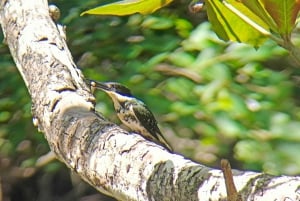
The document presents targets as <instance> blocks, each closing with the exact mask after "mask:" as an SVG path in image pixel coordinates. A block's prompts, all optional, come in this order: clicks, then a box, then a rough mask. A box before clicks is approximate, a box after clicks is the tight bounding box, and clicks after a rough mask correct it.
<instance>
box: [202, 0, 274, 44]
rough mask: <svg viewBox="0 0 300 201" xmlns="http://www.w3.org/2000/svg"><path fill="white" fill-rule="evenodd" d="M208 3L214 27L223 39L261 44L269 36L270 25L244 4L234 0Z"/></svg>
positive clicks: (209, 1) (208, 11)
mask: <svg viewBox="0 0 300 201" xmlns="http://www.w3.org/2000/svg"><path fill="white" fill-rule="evenodd" d="M228 2H230V4H229V3H228ZM206 3H207V14H208V18H209V20H210V22H211V23H212V25H213V29H214V30H215V32H216V33H217V35H218V36H219V37H220V38H222V39H223V40H231V41H237V42H243V43H248V44H251V45H253V46H259V45H260V44H262V43H263V42H264V41H265V40H266V38H267V37H269V35H270V33H269V31H268V30H269V26H268V25H267V24H266V23H265V22H264V21H263V20H261V19H260V18H259V17H258V16H257V15H255V14H254V13H253V12H252V11H251V10H249V9H248V8H247V7H246V6H245V5H244V4H242V3H240V2H237V1H233V0H231V1H223V2H221V1H216V0H207V1H206Z"/></svg>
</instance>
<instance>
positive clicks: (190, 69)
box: [0, 0, 300, 200]
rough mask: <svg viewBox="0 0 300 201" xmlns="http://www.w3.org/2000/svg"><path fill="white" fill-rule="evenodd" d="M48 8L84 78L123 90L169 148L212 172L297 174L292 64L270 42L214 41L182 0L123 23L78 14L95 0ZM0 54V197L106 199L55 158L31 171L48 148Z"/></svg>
mask: <svg viewBox="0 0 300 201" xmlns="http://www.w3.org/2000/svg"><path fill="white" fill-rule="evenodd" d="M52 2H53V3H55V4H56V5H57V6H58V7H59V8H60V9H61V14H62V17H61V18H60V21H59V22H60V23H62V24H64V25H66V26H67V29H66V30H67V40H68V45H69V48H70V50H71V52H72V54H73V57H74V60H75V62H76V63H77V65H78V66H79V67H80V68H81V70H82V71H83V73H84V75H85V77H86V78H89V79H95V80H99V81H117V82H121V83H123V84H125V85H127V86H128V87H129V88H130V89H131V90H132V92H133V94H134V95H135V96H136V97H138V98H139V99H141V100H143V101H144V102H145V103H146V104H147V105H148V107H149V108H150V109H151V110H152V111H153V113H154V114H155V116H156V118H157V120H158V122H159V125H160V128H161V130H162V132H163V134H164V136H165V137H166V138H167V140H168V141H169V143H170V144H171V145H172V146H173V148H174V149H175V151H176V152H178V153H180V154H182V155H184V156H186V157H188V158H191V159H193V160H195V161H198V162H200V163H202V164H205V165H207V166H210V167H219V161H220V159H221V158H227V159H229V160H230V162H231V165H232V167H233V168H236V169H242V170H254V171H264V172H266V173H270V174H275V175H279V174H288V175H296V174H299V173H300V158H299V157H300V155H299V154H298V153H299V150H300V143H299V141H300V122H299V119H300V107H299V101H298V98H299V95H298V92H299V87H298V85H299V82H300V79H299V68H297V66H296V65H295V64H294V62H293V60H292V59H291V58H289V56H288V52H286V51H285V50H284V49H282V48H280V47H279V46H278V45H276V44H275V43H274V42H272V41H267V42H266V43H265V44H264V45H263V46H262V47H260V48H258V49H254V48H253V47H251V46H248V45H245V44H237V43H227V42H224V41H221V40H220V39H218V37H217V36H216V35H215V34H214V32H213V31H212V30H211V25H210V24H209V23H208V22H207V18H206V14H205V12H202V13H197V14H193V13H190V12H189V9H188V4H189V2H187V1H183V0H180V1H176V2H175V3H173V4H171V5H170V6H168V7H166V8H164V9H161V10H160V11H158V12H156V13H154V14H152V15H147V16H141V15H138V14H136V15H132V16H129V17H113V16H83V17H79V14H80V13H81V12H82V11H84V10H86V9H89V8H92V7H95V6H97V5H99V3H97V1H95V0H88V1H86V0H84V1H83V0H74V1H67V0H57V1H52ZM108 2H110V1H103V2H101V4H102V3H108ZM1 37H2V38H3V36H1ZM0 52H1V57H0V66H1V71H2V72H1V74H0V89H1V90H0V177H1V178H0V180H1V181H2V188H3V189H4V190H3V192H4V196H3V197H4V198H9V199H10V200H47V199H49V200H53V199H54V198H56V199H55V200H83V198H85V199H87V200H109V199H108V198H102V197H101V198H99V196H100V195H98V193H96V192H95V191H94V190H93V189H92V188H90V187H89V186H87V185H85V184H83V183H82V182H79V181H78V179H77V178H76V176H71V177H70V176H69V170H68V169H66V168H65V166H64V165H63V164H61V163H60V162H57V161H54V162H51V163H49V164H47V165H45V166H44V167H42V168H39V169H36V168H35V167H34V164H35V162H36V160H38V159H39V158H40V157H41V156H42V155H44V154H46V153H47V152H48V151H49V147H48V145H47V142H46V140H45V139H44V137H43V134H41V133H38V131H37V129H36V128H34V127H33V125H32V116H31V111H30V109H31V101H30V97H29V94H28V92H27V89H26V87H25V85H24V82H23V80H22V78H21V77H20V74H19V73H18V71H17V69H16V67H15V64H14V62H13V60H12V58H11V56H10V54H9V50H8V48H7V46H6V45H4V44H1V45H0ZM95 95H96V98H97V100H98V102H99V103H98V104H97V110H99V111H100V112H102V113H103V114H104V115H105V116H106V117H108V118H109V119H111V120H112V121H114V122H119V120H118V119H117V117H116V115H115V112H114V110H113V106H112V103H111V101H110V99H109V98H108V97H107V96H106V95H105V94H104V93H102V92H97V93H96V94H95ZM62 175H63V176H62ZM70 178H71V180H70ZM55 179H59V181H57V180H55ZM27 183H30V184H31V185H27ZM58 184H59V185H58ZM78 189H80V190H78ZM93 196H94V197H93ZM33 198H34V199H33Z"/></svg>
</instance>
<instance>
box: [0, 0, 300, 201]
mask: <svg viewBox="0 0 300 201" xmlns="http://www.w3.org/2000/svg"><path fill="white" fill-rule="evenodd" d="M0 20H1V26H2V30H3V33H4V35H5V39H6V42H7V44H8V46H9V49H10V51H11V55H12V56H13V59H14V61H15V63H16V65H17V68H18V70H19V72H20V73H21V75H22V77H23V79H24V81H25V83H26V86H27V88H28V90H29V93H30V96H31V98H32V104H33V107H32V108H33V109H32V114H33V117H34V123H35V124H36V125H37V126H38V128H39V130H41V131H42V132H43V133H44V135H45V137H46V139H47V141H48V143H49V145H50V148H51V150H52V151H53V152H54V153H55V154H56V156H57V158H58V159H59V160H61V161H62V162H63V163H65V164H66V165H67V166H68V167H69V168H70V169H71V170H73V171H74V172H76V173H77V174H78V175H79V176H80V177H81V178H82V179H84V180H85V181H87V182H88V183H90V184H91V185H92V186H93V187H95V188H96V189H98V190H99V191H100V192H102V193H105V194H108V195H111V196H113V197H115V198H117V199H119V200H159V201H162V200H174V201H181V200H183V201H186V200H191V201H193V200H226V189H225V182H224V179H223V175H222V172H221V171H220V170H217V169H212V168H208V167H205V166H203V165H201V164H197V163H195V162H192V161H190V160H188V159H185V158H184V157H182V156H180V155H179V154H172V153H169V152H167V151H166V150H164V149H163V148H161V147H160V146H158V145H156V144H153V143H152V142H149V141H146V140H145V139H144V138H142V137H140V136H139V135H137V134H132V133H128V132H127V131H124V130H122V129H121V128H119V127H118V126H116V125H115V124H113V123H111V122H109V121H108V120H106V119H105V118H104V117H102V116H101V115H99V114H97V113H96V112H95V111H94V101H93V100H94V98H93V96H92V94H91V93H90V89H89V87H88V86H87V85H86V84H85V82H84V81H83V75H82V73H81V71H80V70H79V69H78V68H77V67H76V65H75V64H74V62H73V61H72V56H71V53H70V52H69V50H68V47H67V45H66V41H65V39H64V33H62V32H61V31H60V30H62V29H60V28H59V27H60V26H59V25H56V24H55V23H54V22H53V20H52V19H51V18H50V17H49V12H48V5H47V1H46V0H30V1H29V0H2V1H1V8H0ZM233 175H234V182H235V185H236V188H237V190H238V192H239V194H240V195H241V196H242V198H243V200H300V177H288V176H281V177H274V176H270V175H266V174H263V173H254V172H242V171H234V172H233Z"/></svg>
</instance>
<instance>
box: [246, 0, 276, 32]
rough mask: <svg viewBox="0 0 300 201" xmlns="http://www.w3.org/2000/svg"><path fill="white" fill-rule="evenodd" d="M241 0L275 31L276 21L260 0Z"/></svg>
mask: <svg viewBox="0 0 300 201" xmlns="http://www.w3.org/2000/svg"><path fill="white" fill-rule="evenodd" d="M241 1H242V3H243V4H244V5H245V6H247V8H249V9H250V10H251V11H252V12H253V13H255V14H256V15H257V16H258V17H260V19H262V20H263V21H264V22H265V23H267V24H268V25H269V26H270V28H271V29H272V30H274V31H276V30H277V28H276V27H277V26H276V23H275V22H274V20H273V19H272V17H271V16H270V15H269V13H268V12H267V10H266V9H265V8H264V6H263V4H262V3H261V1H260V0H241Z"/></svg>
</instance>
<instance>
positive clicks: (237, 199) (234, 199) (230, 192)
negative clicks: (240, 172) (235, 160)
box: [221, 159, 242, 201]
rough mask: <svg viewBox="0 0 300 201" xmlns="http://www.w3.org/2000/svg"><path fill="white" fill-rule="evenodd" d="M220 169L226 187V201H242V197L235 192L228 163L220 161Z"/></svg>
mask: <svg viewBox="0 0 300 201" xmlns="http://www.w3.org/2000/svg"><path fill="white" fill-rule="evenodd" d="M221 168H222V171H223V175H224V180H225V185H226V191H227V198H228V199H227V200H228V201H242V196H241V195H240V194H239V193H238V192H237V190H236V188H235V185H234V181H233V176H232V171H231V167H230V163H229V161H228V160H226V159H222V160H221Z"/></svg>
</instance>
